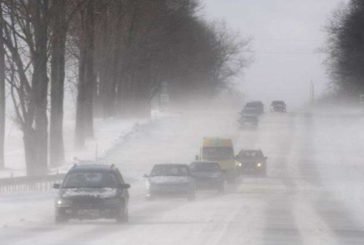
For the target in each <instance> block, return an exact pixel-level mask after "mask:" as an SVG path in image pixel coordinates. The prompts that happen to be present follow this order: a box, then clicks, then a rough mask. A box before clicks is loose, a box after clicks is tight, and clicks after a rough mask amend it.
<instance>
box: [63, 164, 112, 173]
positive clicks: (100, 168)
mask: <svg viewBox="0 0 364 245" xmlns="http://www.w3.org/2000/svg"><path fill="white" fill-rule="evenodd" d="M85 170H86V171H115V170H116V167H115V166H114V165H113V164H110V165H106V164H99V163H97V164H92V163H88V164H82V165H78V164H75V165H74V166H73V167H72V168H71V169H70V170H69V171H70V172H74V171H85Z"/></svg>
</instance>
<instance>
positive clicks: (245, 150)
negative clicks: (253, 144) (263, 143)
mask: <svg viewBox="0 0 364 245" xmlns="http://www.w3.org/2000/svg"><path fill="white" fill-rule="evenodd" d="M261 151H262V150H261V149H242V150H241V151H240V152H261Z"/></svg>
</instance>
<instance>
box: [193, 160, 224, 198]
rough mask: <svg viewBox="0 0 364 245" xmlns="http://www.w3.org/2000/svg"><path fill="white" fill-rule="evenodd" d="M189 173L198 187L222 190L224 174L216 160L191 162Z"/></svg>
mask: <svg viewBox="0 0 364 245" xmlns="http://www.w3.org/2000/svg"><path fill="white" fill-rule="evenodd" d="M190 171H191V175H192V176H193V178H194V179H195V182H196V187H197V188H199V189H216V190H217V191H219V192H223V191H224V183H225V175H224V172H223V171H222V169H221V168H220V165H219V163H217V162H204V161H198V162H192V163H191V164H190Z"/></svg>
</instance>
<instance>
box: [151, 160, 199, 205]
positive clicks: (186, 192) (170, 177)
mask: <svg viewBox="0 0 364 245" xmlns="http://www.w3.org/2000/svg"><path fill="white" fill-rule="evenodd" d="M144 177H146V187H147V198H148V199H152V198H154V197H157V196H182V197H187V198H188V199H189V200H193V199H195V182H194V180H193V178H192V176H191V173H190V170H189V166H188V165H186V164H156V165H154V167H153V169H152V171H151V173H150V174H149V175H145V176H144Z"/></svg>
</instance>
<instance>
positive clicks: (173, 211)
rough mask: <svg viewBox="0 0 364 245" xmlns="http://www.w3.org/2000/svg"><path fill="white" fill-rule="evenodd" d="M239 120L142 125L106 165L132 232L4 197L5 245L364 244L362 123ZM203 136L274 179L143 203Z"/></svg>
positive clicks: (39, 199)
mask: <svg viewBox="0 0 364 245" xmlns="http://www.w3.org/2000/svg"><path fill="white" fill-rule="evenodd" d="M235 120H236V114H234V113H226V112H225V113H203V112H195V113H183V114H181V115H178V116H174V117H171V118H165V119H163V120H160V121H155V122H154V123H151V124H148V125H144V126H141V128H140V129H139V130H137V131H136V132H135V133H134V134H133V135H131V136H130V137H129V138H128V139H127V141H123V142H122V144H120V145H118V146H117V147H115V149H114V150H113V151H112V152H110V154H109V155H108V156H107V159H105V161H107V162H110V163H115V164H117V165H118V167H119V168H120V169H121V171H122V172H123V173H124V176H125V177H126V179H127V180H128V182H130V183H131V184H132V188H131V189H130V194H131V200H130V205H129V212H130V222H129V224H123V225H120V224H115V223H114V222H113V221H83V222H80V221H71V222H70V223H69V224H66V225H55V224H54V222H53V220H54V219H53V196H54V193H23V194H7V195H3V194H2V195H1V196H0V244H1V245H3V244H4V245H8V244H9V245H10V244H11V245H18V244H24V245H25V244H27V245H28V244H37V245H38V244H41V245H48V244H52V245H53V244H54V245H55V244H57V245H73V244H77V245H78V244H82V245H86V244H87V245H88V244H96V245H99V244H107V245H112V244H115V245H116V244H118V245H119V244H138V245H142V244H152V245H153V244H158V245H160V244H162V245H164V244H166V245H167V244H168V245H169V244H173V245H178V244H209V245H210V244H213V245H214V244H222V245H226V244H249V245H250V244H253V245H255V244H269V245H272V244H277V245H281V244H290V245H292V244H310V245H313V244H330V245H331V244H342V245H347V244H364V211H363V210H362V209H363V208H362V207H363V205H362V204H363V203H364V188H363V186H364V165H363V160H362V159H364V151H363V149H364V132H363V131H364V130H362V125H363V120H362V119H360V117H345V118H339V117H330V116H324V117H319V116H312V117H311V116H304V115H298V114H297V115H296V114H287V115H283V114H268V115H265V116H264V117H263V118H262V120H261V124H260V126H259V129H257V130H254V131H239V130H237V125H236V124H235ZM203 136H225V137H231V138H232V139H233V140H234V143H235V148H236V150H239V149H240V148H243V147H248V148H252V147H253V148H261V149H262V150H263V151H264V153H265V154H266V155H267V156H268V176H267V178H254V177H249V178H248V177H245V178H244V179H242V180H241V181H240V182H239V183H238V184H237V185H236V186H229V187H228V188H227V190H226V193H224V194H218V193H215V192H213V191H204V192H200V193H198V195H197V199H196V200H195V201H193V202H191V201H187V200H185V199H157V200H153V201H146V200H145V199H144V181H143V177H142V176H143V174H144V173H147V172H149V170H150V168H151V166H152V165H153V164H154V163H159V162H179V163H183V162H190V161H191V160H193V158H194V156H195V154H197V153H198V149H199V144H200V141H201V138H202V137H203Z"/></svg>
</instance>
